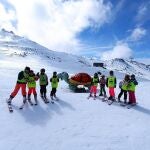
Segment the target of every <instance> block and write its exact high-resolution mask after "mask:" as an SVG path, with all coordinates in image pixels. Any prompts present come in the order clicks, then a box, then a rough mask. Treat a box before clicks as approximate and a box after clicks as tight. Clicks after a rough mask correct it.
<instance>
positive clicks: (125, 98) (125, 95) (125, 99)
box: [118, 89, 127, 102]
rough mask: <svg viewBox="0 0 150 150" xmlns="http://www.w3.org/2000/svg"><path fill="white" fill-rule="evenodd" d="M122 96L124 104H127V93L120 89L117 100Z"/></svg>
mask: <svg viewBox="0 0 150 150" xmlns="http://www.w3.org/2000/svg"><path fill="white" fill-rule="evenodd" d="M123 94H124V102H127V91H125V90H123V89H121V91H120V93H119V95H118V99H119V100H120V98H121V96H122V95H123Z"/></svg>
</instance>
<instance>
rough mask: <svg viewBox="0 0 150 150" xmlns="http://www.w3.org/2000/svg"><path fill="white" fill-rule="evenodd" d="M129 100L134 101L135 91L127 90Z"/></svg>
mask: <svg viewBox="0 0 150 150" xmlns="http://www.w3.org/2000/svg"><path fill="white" fill-rule="evenodd" d="M129 102H130V103H131V104H132V103H136V98H135V92H134V91H129Z"/></svg>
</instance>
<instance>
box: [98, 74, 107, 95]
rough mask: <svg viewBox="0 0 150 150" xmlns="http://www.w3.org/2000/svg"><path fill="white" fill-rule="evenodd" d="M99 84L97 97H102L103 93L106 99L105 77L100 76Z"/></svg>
mask: <svg viewBox="0 0 150 150" xmlns="http://www.w3.org/2000/svg"><path fill="white" fill-rule="evenodd" d="M99 83H100V94H99V96H103V93H104V97H106V90H105V85H106V79H105V75H102V76H101V78H100V82H99Z"/></svg>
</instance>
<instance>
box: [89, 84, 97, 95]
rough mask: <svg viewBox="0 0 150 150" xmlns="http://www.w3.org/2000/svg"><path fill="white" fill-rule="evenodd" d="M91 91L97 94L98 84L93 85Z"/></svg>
mask: <svg viewBox="0 0 150 150" xmlns="http://www.w3.org/2000/svg"><path fill="white" fill-rule="evenodd" d="M90 93H91V94H92V93H94V94H95V95H96V93H97V86H94V85H92V86H91V89H90Z"/></svg>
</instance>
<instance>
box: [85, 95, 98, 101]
mask: <svg viewBox="0 0 150 150" xmlns="http://www.w3.org/2000/svg"><path fill="white" fill-rule="evenodd" d="M90 98H93V100H96V98H97V96H88V97H87V99H90Z"/></svg>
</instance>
